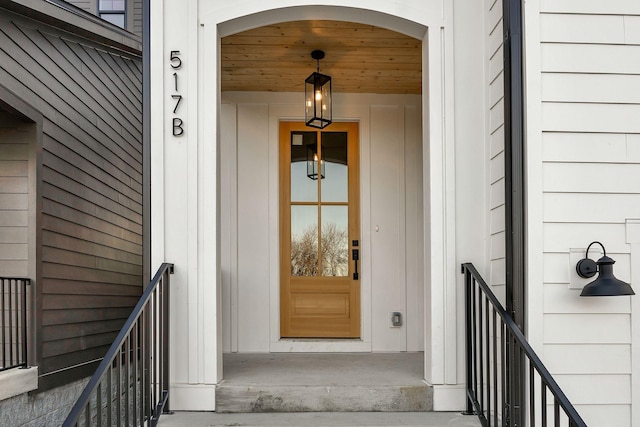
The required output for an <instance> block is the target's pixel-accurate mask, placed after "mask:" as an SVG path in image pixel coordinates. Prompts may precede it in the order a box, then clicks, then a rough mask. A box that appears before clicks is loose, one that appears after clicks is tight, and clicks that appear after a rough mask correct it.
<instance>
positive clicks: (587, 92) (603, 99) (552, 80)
mask: <svg viewBox="0 0 640 427" xmlns="http://www.w3.org/2000/svg"><path fill="white" fill-rule="evenodd" d="M542 99H543V100H544V101H548V102H550V101H553V102H571V103H575V102H585V103H605V104H638V103H640V81H639V80H638V76H637V75H631V74H577V73H545V74H543V75H542Z"/></svg>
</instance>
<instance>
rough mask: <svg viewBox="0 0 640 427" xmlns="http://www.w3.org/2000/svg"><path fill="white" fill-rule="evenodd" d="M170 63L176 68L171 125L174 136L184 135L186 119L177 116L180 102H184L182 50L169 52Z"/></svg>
mask: <svg viewBox="0 0 640 427" xmlns="http://www.w3.org/2000/svg"><path fill="white" fill-rule="evenodd" d="M169 64H170V65H171V68H172V69H173V70H174V72H173V90H174V93H173V95H171V101H172V105H173V114H174V116H173V118H172V121H171V127H172V131H173V136H182V135H184V121H183V120H182V119H181V118H180V117H179V116H177V115H178V110H179V109H180V103H181V102H182V95H180V90H179V86H178V77H179V74H178V70H180V68H182V59H180V51H179V50H172V51H171V52H170V53H169Z"/></svg>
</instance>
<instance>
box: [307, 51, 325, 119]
mask: <svg viewBox="0 0 640 427" xmlns="http://www.w3.org/2000/svg"><path fill="white" fill-rule="evenodd" d="M311 57H312V58H313V59H315V60H316V61H317V64H318V68H317V71H316V72H315V73H312V74H311V75H310V76H309V77H307V79H306V80H305V81H304V121H305V123H306V124H307V126H311V127H314V128H319V129H324V128H326V127H327V126H329V125H330V124H331V119H332V113H331V77H330V76H326V75H324V74H320V60H321V59H322V58H324V52H323V51H321V50H314V51H313V52H311Z"/></svg>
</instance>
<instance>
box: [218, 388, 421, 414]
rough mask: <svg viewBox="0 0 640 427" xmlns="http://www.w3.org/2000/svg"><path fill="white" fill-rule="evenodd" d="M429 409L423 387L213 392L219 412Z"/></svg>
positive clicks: (222, 389)
mask: <svg viewBox="0 0 640 427" xmlns="http://www.w3.org/2000/svg"><path fill="white" fill-rule="evenodd" d="M431 408H432V399H431V388H429V387H427V386H426V384H423V385H395V386H392V385H385V386H371V385H360V386H358V385H354V386H348V385H338V386H323V385H309V386H301V385H297V386H291V385H288V386H282V385H273V386H268V385H261V386H240V385H238V386H233V385H231V386H228V385H225V384H221V385H220V386H218V388H217V390H216V410H217V411H218V412H424V411H429V410H431Z"/></svg>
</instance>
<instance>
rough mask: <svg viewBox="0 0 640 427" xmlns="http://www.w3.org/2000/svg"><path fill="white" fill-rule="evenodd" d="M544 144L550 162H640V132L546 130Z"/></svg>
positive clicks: (543, 138)
mask: <svg viewBox="0 0 640 427" xmlns="http://www.w3.org/2000/svg"><path fill="white" fill-rule="evenodd" d="M542 144H543V159H544V160H545V161H548V162H568V161H572V162H588V163H592V162H593V161H594V159H599V161H601V162H606V163H626V162H633V163H638V162H640V135H629V134H621V133H619V134H613V133H609V134H607V133H577V132H545V133H544V134H543V135H542Z"/></svg>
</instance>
